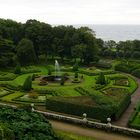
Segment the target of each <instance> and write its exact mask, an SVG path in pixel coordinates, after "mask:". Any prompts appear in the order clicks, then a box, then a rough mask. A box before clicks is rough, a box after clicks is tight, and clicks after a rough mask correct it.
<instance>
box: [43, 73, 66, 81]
mask: <svg viewBox="0 0 140 140" xmlns="http://www.w3.org/2000/svg"><path fill="white" fill-rule="evenodd" d="M61 78H62V76H54V75H49V76H44V77H42V78H41V80H42V81H47V82H59V81H61ZM68 79H69V78H68V77H67V76H64V80H65V81H66V80H68Z"/></svg>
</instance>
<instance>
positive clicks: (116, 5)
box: [0, 0, 140, 24]
mask: <svg viewBox="0 0 140 140" xmlns="http://www.w3.org/2000/svg"><path fill="white" fill-rule="evenodd" d="M0 18H5V19H8V18H10V19H13V20H16V21H19V22H25V21H26V20H27V19H37V20H40V21H43V22H47V23H49V24H140V0H0Z"/></svg>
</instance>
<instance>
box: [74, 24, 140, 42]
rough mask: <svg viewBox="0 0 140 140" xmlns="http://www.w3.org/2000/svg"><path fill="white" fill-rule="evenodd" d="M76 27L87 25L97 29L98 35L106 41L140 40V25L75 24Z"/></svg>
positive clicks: (94, 29)
mask: <svg viewBox="0 0 140 140" xmlns="http://www.w3.org/2000/svg"><path fill="white" fill-rule="evenodd" d="M73 26H74V27H75V28H79V27H81V26H87V27H89V28H90V29H92V30H93V31H95V34H96V37H97V38H101V39H103V40H104V41H107V40H114V41H116V42H119V41H126V40H135V39H138V40H140V25H128V24H126V25H124V24H123V25H121V24H119V25H118V24H75V25H73Z"/></svg>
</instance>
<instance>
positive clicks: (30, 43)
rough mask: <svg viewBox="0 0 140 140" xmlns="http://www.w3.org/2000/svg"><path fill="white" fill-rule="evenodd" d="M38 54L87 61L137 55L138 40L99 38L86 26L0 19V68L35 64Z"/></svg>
mask: <svg viewBox="0 0 140 140" xmlns="http://www.w3.org/2000/svg"><path fill="white" fill-rule="evenodd" d="M40 56H44V57H45V58H46V59H47V58H48V57H49V58H54V57H56V56H58V57H60V58H61V60H63V59H64V58H67V59H70V60H76V58H79V60H80V61H81V62H82V63H85V64H89V63H91V62H97V61H98V60H99V58H100V57H109V58H140V40H134V41H120V42H118V43H116V42H115V41H113V40H110V41H103V40H102V39H98V38H96V35H95V33H94V31H92V30H91V29H89V28H88V27H80V28H78V29H76V28H74V27H73V26H55V27H52V26H51V25H49V24H46V23H43V22H39V21H37V20H28V21H27V22H26V23H25V24H22V23H18V22H16V21H13V20H9V19H8V20H5V19H0V67H9V66H15V65H17V64H19V63H20V64H21V65H29V64H37V63H38V62H39V60H40Z"/></svg>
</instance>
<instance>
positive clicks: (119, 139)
mask: <svg viewBox="0 0 140 140" xmlns="http://www.w3.org/2000/svg"><path fill="white" fill-rule="evenodd" d="M49 121H50V123H51V124H52V127H53V128H54V129H55V130H60V131H64V132H70V133H73V134H79V135H83V136H88V137H93V138H95V139H96V140H139V139H137V138H132V137H129V136H123V135H117V134H113V133H109V132H105V131H100V130H97V129H89V128H84V127H80V126H77V125H73V124H69V123H64V122H59V121H54V120H49Z"/></svg>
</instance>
